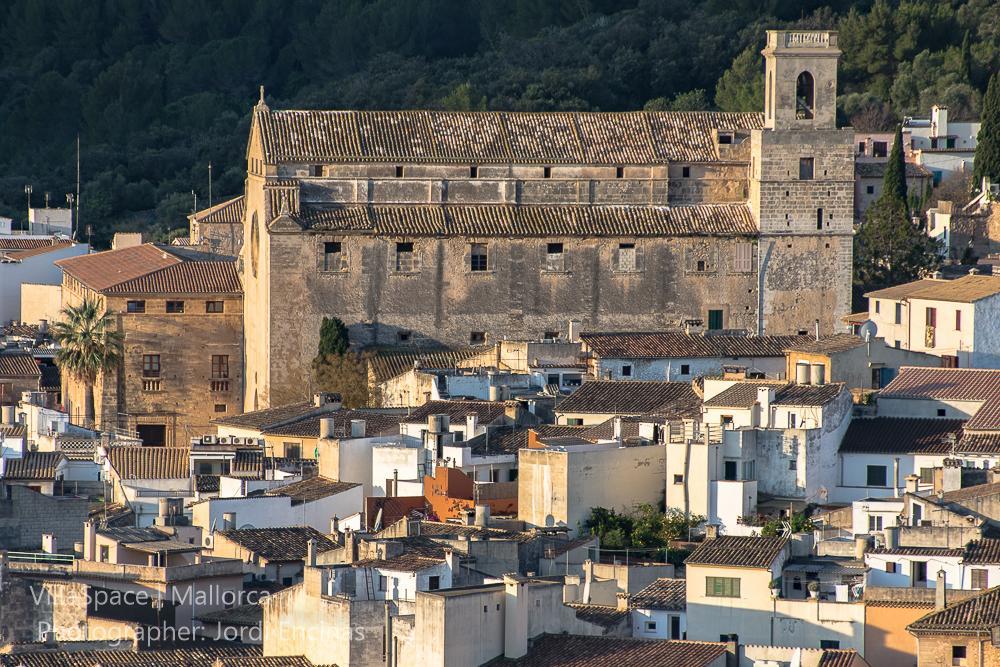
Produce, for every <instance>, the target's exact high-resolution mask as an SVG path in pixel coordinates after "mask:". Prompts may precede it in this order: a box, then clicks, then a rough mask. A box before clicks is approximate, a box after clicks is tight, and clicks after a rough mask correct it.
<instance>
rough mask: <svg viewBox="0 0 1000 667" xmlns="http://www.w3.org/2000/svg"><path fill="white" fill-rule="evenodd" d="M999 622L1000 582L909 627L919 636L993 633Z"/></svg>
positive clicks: (987, 634)
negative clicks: (991, 630)
mask: <svg viewBox="0 0 1000 667" xmlns="http://www.w3.org/2000/svg"><path fill="white" fill-rule="evenodd" d="M996 625H1000V586H998V587H996V588H991V589H989V590H988V591H984V592H983V593H980V594H979V595H974V596H972V597H970V598H966V599H965V600H962V601H961V602H958V603H956V604H953V605H949V606H947V607H945V608H944V609H942V610H941V611H935V612H932V613H930V614H927V615H926V616H924V617H922V618H919V619H917V620H916V621H914V622H913V623H910V625H908V626H907V627H906V629H907V630H909V631H910V632H911V633H913V634H915V635H917V636H918V637H919V636H921V635H924V634H973V635H986V636H989V634H990V628H991V627H993V626H996Z"/></svg>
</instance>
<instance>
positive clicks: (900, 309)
mask: <svg viewBox="0 0 1000 667" xmlns="http://www.w3.org/2000/svg"><path fill="white" fill-rule="evenodd" d="M902 323H903V304H901V303H897V304H896V324H902Z"/></svg>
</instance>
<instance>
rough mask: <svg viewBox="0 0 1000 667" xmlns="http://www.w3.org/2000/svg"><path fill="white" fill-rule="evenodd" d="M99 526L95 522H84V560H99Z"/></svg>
mask: <svg viewBox="0 0 1000 667" xmlns="http://www.w3.org/2000/svg"><path fill="white" fill-rule="evenodd" d="M96 553H97V526H96V525H95V524H94V522H93V521H84V522H83V560H97V558H96Z"/></svg>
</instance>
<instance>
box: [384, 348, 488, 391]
mask: <svg viewBox="0 0 1000 667" xmlns="http://www.w3.org/2000/svg"><path fill="white" fill-rule="evenodd" d="M492 347H493V346H492V345H485V346H472V347H461V348H432V349H398V348H395V349H383V350H375V351H374V352H372V353H371V354H370V355H368V356H367V357H366V361H367V363H368V368H369V371H370V372H371V374H372V375H373V376H374V379H375V382H376V383H379V382H385V381H386V380H389V379H392V378H394V377H397V376H399V375H402V374H403V373H406V372H407V371H411V370H413V369H414V367H416V366H419V367H420V368H424V369H451V368H456V367H457V366H458V363H459V362H461V361H464V360H465V359H468V358H470V357H474V356H476V355H479V354H482V353H483V352H485V351H487V350H489V349H491V348H492Z"/></svg>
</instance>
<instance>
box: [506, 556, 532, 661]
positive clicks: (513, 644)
mask: <svg viewBox="0 0 1000 667" xmlns="http://www.w3.org/2000/svg"><path fill="white" fill-rule="evenodd" d="M503 583H504V602H505V604H504V616H503V620H504V633H503V655H504V657H505V658H507V659H508V660H517V659H518V658H523V657H524V656H525V655H527V653H528V600H527V599H526V598H527V593H528V591H527V583H528V582H527V581H526V580H525V579H524V578H523V577H521V576H519V575H516V574H505V575H503Z"/></svg>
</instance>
